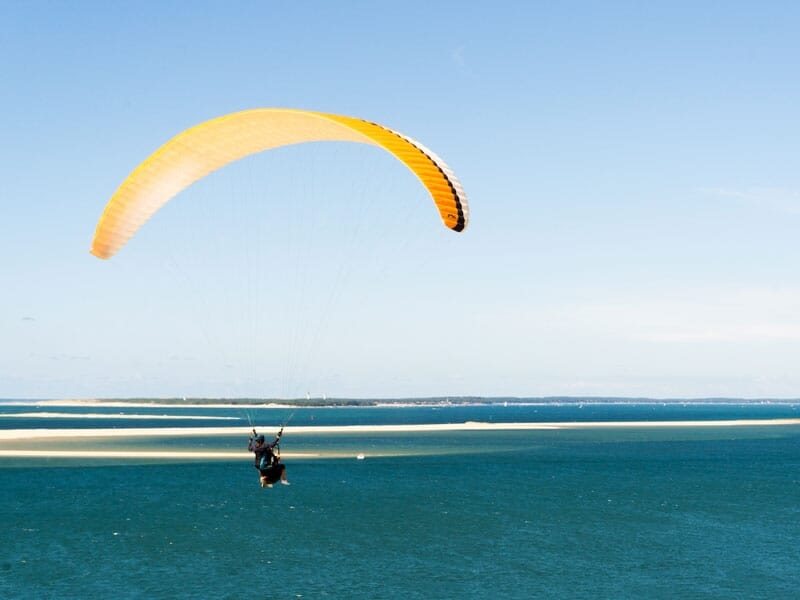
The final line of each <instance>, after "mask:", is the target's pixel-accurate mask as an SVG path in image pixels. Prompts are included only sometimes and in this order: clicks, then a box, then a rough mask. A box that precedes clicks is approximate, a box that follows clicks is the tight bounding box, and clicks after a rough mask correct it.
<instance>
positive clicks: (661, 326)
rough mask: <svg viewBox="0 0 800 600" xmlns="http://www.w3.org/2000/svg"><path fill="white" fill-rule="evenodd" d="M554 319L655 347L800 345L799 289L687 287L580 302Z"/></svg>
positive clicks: (574, 328)
mask: <svg viewBox="0 0 800 600" xmlns="http://www.w3.org/2000/svg"><path fill="white" fill-rule="evenodd" d="M557 312H558V314H553V313H551V314H550V317H549V318H550V319H551V320H554V321H556V322H560V323H561V327H562V328H563V327H564V326H567V327H568V328H569V329H571V330H572V331H573V332H576V333H577V332H581V333H582V334H583V335H589V336H603V337H613V338H616V339H618V340H623V339H627V340H631V341H636V342H653V343H670V344H674V343H697V342H742V343H747V342H755V341H773V342H774V341H800V290H798V289H782V290H781V289H726V288H717V289H692V290H689V289H684V290H682V291H681V292H679V293H675V292H673V293H672V295H666V294H663V295H656V296H648V297H638V298H628V299H626V300H625V301H622V302H602V303H591V302H587V303H585V304H576V305H572V306H565V307H562V308H561V309H559V310H558V311H557Z"/></svg>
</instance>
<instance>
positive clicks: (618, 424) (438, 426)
mask: <svg viewBox="0 0 800 600" xmlns="http://www.w3.org/2000/svg"><path fill="white" fill-rule="evenodd" d="M779 425H783V426H787V425H788V426H797V425H800V419H738V420H719V421H590V422H552V423H487V422H478V421H467V422H465V423H427V424H416V425H320V426H292V427H289V426H287V427H285V434H286V435H319V434H340V433H341V434H347V433H377V434H381V433H425V432H437V431H524V430H537V429H610V428H620V429H634V428H681V427H769V426H779ZM262 429H263V428H262ZM274 429H277V427H273V428H270V429H266V431H267V432H269V433H271V432H272V430H274ZM248 434H249V430H248V429H247V428H243V427H125V428H96V429H94V428H91V429H90V428H86V429H38V428H37V429H0V440H20V439H34V438H50V439H53V438H100V437H178V436H179V437H197V436H202V437H216V436H242V437H246V436H247V435H248Z"/></svg>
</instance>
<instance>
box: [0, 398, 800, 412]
mask: <svg viewBox="0 0 800 600" xmlns="http://www.w3.org/2000/svg"><path fill="white" fill-rule="evenodd" d="M581 404H583V405H607V404H617V405H642V404H644V405H649V404H653V405H667V404H670V405H673V404H674V405H688V404H691V405H703V404H707V405H730V404H734V405H770V404H779V405H786V404H789V405H793V404H800V398H634V397H613V396H609V397H602V396H586V397H583V396H541V397H535V396H532V397H504V396H496V397H492V396H487V397H483V396H450V397H446V396H441V397H438V396H433V397H425V398H292V399H269V398H72V399H47V400H28V399H2V398H0V405H18V406H97V407H123V406H124V407H161V406H165V407H186V408H278V409H287V408H336V407H352V408H369V407H394V408H402V407H414V406H420V407H423V406H480V405H509V406H514V405H517V406H532V405H533V406H547V405H551V406H558V405H581Z"/></svg>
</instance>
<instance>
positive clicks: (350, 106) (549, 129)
mask: <svg viewBox="0 0 800 600" xmlns="http://www.w3.org/2000/svg"><path fill="white" fill-rule="evenodd" d="M164 4H166V6H164ZM0 23H2V30H1V31H0V72H2V73H3V83H2V94H0V114H1V115H2V117H0V119H2V130H3V140H4V142H5V143H4V144H3V145H2V146H1V147H0V153H2V156H1V157H0V159H1V160H0V203H2V208H3V211H2V217H0V255H2V257H3V258H2V259H0V286H1V287H2V289H3V294H0V397H6V398H9V397H10V398H72V397H131V396H156V397H164V396H220V397H235V396H258V397H293V396H301V395H305V393H306V392H308V393H311V394H312V395H322V394H326V395H327V396H355V397H407V396H432V395H485V396H491V395H517V396H541V395H595V396H601V395H614V396H652V397H711V396H735V397H751V398H759V397H800V373H799V372H798V371H797V369H796V364H797V363H796V357H797V356H799V355H800V279H799V276H798V271H797V264H798V258H800V256H799V254H800V252H799V251H798V247H799V246H798V244H797V241H796V239H797V231H798V229H800V169H798V151H797V143H798V139H800V119H798V109H797V107H798V106H800V80H799V79H798V78H797V76H796V70H797V65H798V64H800V42H798V40H797V34H796V32H797V31H798V30H800V8H799V7H798V6H797V4H796V3H793V2H765V3H754V2H742V3H739V2H706V3H697V2H651V3H641V2H563V3H545V2H505V1H502V0H500V1H494V2H471V3H465V2H430V1H428V2H416V1H405V2H366V1H364V2H337V3H333V2H193V3H181V2H174V3H155V2H142V3H101V2H74V3H60V2H25V3H22V2H19V3H11V2H6V3H2V4H0ZM255 107H292V108H303V109H310V110H319V111H323V112H332V113H339V114H346V115H350V116H357V117H362V118H366V119H368V120H371V121H376V122H379V123H382V124H384V125H387V126H389V127H391V128H393V129H395V130H398V131H401V132H403V133H405V134H407V135H409V136H411V137H412V138H415V139H417V140H419V141H421V142H422V143H423V144H425V145H426V146H428V147H429V148H431V149H432V150H434V151H435V152H436V153H437V154H438V155H439V156H441V157H442V158H443V159H444V160H445V161H446V162H447V163H448V164H449V165H450V166H451V167H452V168H453V170H454V171H455V172H456V173H457V174H458V176H459V178H460V179H461V182H462V184H463V185H464V187H465V189H466V192H467V195H468V198H469V202H470V209H471V222H470V225H469V227H468V229H467V230H466V231H465V232H464V233H463V234H455V233H453V232H450V231H448V230H446V229H445V228H443V227H442V226H441V224H440V223H439V222H438V217H436V215H435V213H434V211H433V208H432V205H431V203H430V201H429V199H428V198H427V197H426V194H425V192H424V190H422V188H421V186H420V185H419V184H418V183H417V181H416V180H415V179H414V177H413V175H411V174H410V173H409V172H408V171H406V170H405V169H404V167H403V166H402V165H400V164H399V163H398V162H397V161H395V160H394V159H392V158H391V157H388V156H385V155H383V154H381V152H380V151H378V150H377V149H374V148H369V147H360V146H357V145H347V144H317V145H305V146H302V147H297V148H290V149H285V150H282V151H276V152H274V153H265V154H263V155H260V156H257V157H252V159H247V160H245V161H243V162H242V163H239V164H236V165H232V166H230V167H229V168H227V169H223V170H222V171H220V172H218V173H216V174H213V175H212V176H210V177H209V178H208V180H204V181H202V182H200V183H199V184H197V185H196V186H194V187H192V188H191V189H189V190H187V191H186V192H185V193H184V194H181V195H180V196H179V197H178V198H176V199H175V200H174V201H173V202H171V203H170V204H169V205H168V206H167V207H165V208H164V209H163V210H162V211H161V212H159V213H157V214H156V216H155V217H154V218H153V219H152V220H151V221H150V222H149V223H148V224H147V225H145V227H144V228H143V229H142V230H141V231H140V233H139V235H137V237H136V238H135V239H134V240H133V241H132V242H131V243H130V244H129V245H128V246H126V247H125V248H124V249H123V250H122V251H121V252H120V253H119V254H118V255H117V256H116V257H114V258H113V259H112V260H110V261H100V260H98V259H96V258H94V257H92V256H91V255H90V254H89V252H88V249H89V245H90V243H91V238H92V235H93V233H94V228H95V225H96V223H97V219H98V218H99V216H100V213H101V212H102V209H103V207H104V205H105V203H106V202H107V201H108V199H109V198H110V196H111V195H112V194H113V192H114V191H115V189H116V188H117V186H118V185H119V184H120V183H121V182H122V180H123V179H124V178H125V177H126V176H127V174H128V173H129V172H130V171H131V170H132V169H133V168H135V166H136V165H137V164H138V163H139V162H141V161H142V160H144V159H145V158H146V157H147V156H148V155H149V154H150V153H151V152H153V151H154V150H155V149H156V148H158V147H159V146H160V145H161V144H163V143H164V142H166V141H167V140H168V139H170V138H171V137H172V136H174V135H176V134H178V133H180V132H181V131H183V130H184V129H186V128H188V127H191V126H192V125H195V124H197V123H200V122H202V121H205V120H207V119H210V118H214V117H217V116H220V115H223V114H227V113H229V112H233V111H236V110H242V109H246V108H255Z"/></svg>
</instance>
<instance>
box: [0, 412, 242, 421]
mask: <svg viewBox="0 0 800 600" xmlns="http://www.w3.org/2000/svg"><path fill="white" fill-rule="evenodd" d="M17 418H25V419H38V418H41V419H181V420H184V419H185V420H195V421H241V420H242V419H240V418H239V417H204V416H198V415H186V416H182V415H140V414H130V415H126V414H124V413H119V414H112V413H105V414H104V413H58V412H35V413H11V414H3V415H0V419H17Z"/></svg>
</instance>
